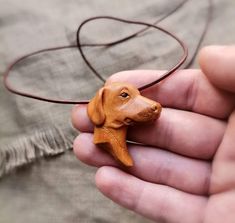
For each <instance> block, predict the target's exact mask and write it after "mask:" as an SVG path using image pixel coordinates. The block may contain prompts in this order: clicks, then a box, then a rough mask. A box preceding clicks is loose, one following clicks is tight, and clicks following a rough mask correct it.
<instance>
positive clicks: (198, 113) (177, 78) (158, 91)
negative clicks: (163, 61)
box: [72, 47, 235, 223]
mask: <svg viewBox="0 0 235 223" xmlns="http://www.w3.org/2000/svg"><path fill="white" fill-rule="evenodd" d="M199 59H200V66H201V69H202V70H182V71H179V72H177V73H175V74H174V75H172V76H171V77H169V78H168V79H166V80H164V81H162V82H161V83H160V84H158V85H156V86H153V87H151V88H148V89H146V90H144V91H143V92H142V94H143V95H144V96H146V97H149V98H151V99H154V100H156V101H158V102H160V103H161V104H162V106H163V107H164V109H163V111H162V114H161V117H160V118H159V120H157V121H156V122H155V123H153V124H151V125H143V126H135V127H131V128H130V129H129V133H128V134H129V135H128V139H130V140H132V141H136V142H140V143H142V144H145V145H148V146H143V145H131V144H130V145H129V146H128V148H129V151H130V153H131V155H132V157H133V160H134V163H135V164H134V166H133V167H131V168H127V169H126V168H123V167H121V166H120V165H119V164H118V163H117V162H116V161H115V160H113V159H112V158H111V156H110V155H109V154H107V153H106V152H104V151H102V150H101V149H99V148H97V147H96V146H95V145H94V144H93V143H92V137H93V135H92V131H93V126H92V124H91V122H90V121H89V119H88V117H87V114H86V106H76V107H75V108H74V109H73V112H72V121H73V125H74V126H75V127H76V128H77V129H79V130H80V131H81V132H82V133H81V134H80V135H79V136H78V137H77V138H76V140H75V142H74V152H75V154H76V156H77V157H78V158H79V159H80V160H82V161H83V162H85V163H87V164H89V165H93V166H97V167H99V169H98V171H97V174H96V185H97V187H98V188H99V189H100V191H101V192H102V193H103V194H104V195H106V196H107V197H109V198H110V199H112V200H113V201H115V202H116V203H118V204H120V205H122V206H124V207H126V208H128V209H131V210H133V211H135V212H137V213H139V214H141V215H144V216H146V217H147V218H149V219H152V220H154V221H157V222H169V223H174V222H180V223H194V222H195V223H196V222H205V223H207V222H208V223H217V222H218V223H221V222H224V223H230V222H234V221H235V111H234V107H235V62H234V61H235V47H207V48H204V49H203V50H202V51H201V53H200V57H199ZM160 75H161V72H160V71H125V72H121V73H118V74H115V75H113V76H112V77H111V78H110V79H109V81H122V82H125V81H126V82H129V83H133V84H135V85H136V86H142V85H143V84H145V83H148V82H150V81H152V80H155V79H157V78H158V77H159V76H160Z"/></svg>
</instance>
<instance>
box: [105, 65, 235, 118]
mask: <svg viewBox="0 0 235 223" xmlns="http://www.w3.org/2000/svg"><path fill="white" fill-rule="evenodd" d="M162 73H163V71H155V70H133V71H123V72H120V73H116V74H114V75H113V76H111V77H110V79H109V80H108V82H119V81H122V82H125V81H126V82H128V83H132V84H134V85H136V86H137V87H140V86H143V85H144V84H147V83H150V82H152V81H154V80H156V79H158V78H159V77H160V76H161V75H162ZM142 95H144V96H146V97H148V98H151V99H153V100H156V101H158V102H160V103H161V104H162V105H163V106H165V107H170V108H177V109H181V110H188V111H193V112H197V113H200V114H204V115H208V116H212V117H215V118H222V119H224V118H227V117H228V116H229V114H230V113H231V112H232V110H233V107H234V95H233V94H231V93H228V92H225V91H223V90H221V89H218V88H216V87H215V86H214V85H213V84H212V83H211V82H209V81H208V79H207V77H206V76H205V75H204V74H203V73H202V72H201V71H200V70H196V69H195V70H192V69H190V70H180V71H178V72H176V73H174V74H173V75H171V76H170V77H168V78H167V79H165V80H163V81H161V82H160V83H159V84H156V85H154V86H152V87H150V88H147V89H145V90H143V91H142Z"/></svg>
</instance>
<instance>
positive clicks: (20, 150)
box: [0, 127, 75, 178]
mask: <svg viewBox="0 0 235 223" xmlns="http://www.w3.org/2000/svg"><path fill="white" fill-rule="evenodd" d="M74 137H75V131H73V130H72V128H71V129H67V130H64V129H63V130H61V129H60V128H58V127H52V128H50V129H46V130H45V129H43V130H37V131H35V132H34V134H33V135H31V136H27V137H25V136H23V137H20V138H19V139H16V140H15V141H14V143H12V144H10V145H5V146H3V147H2V146H1V148H0V178H1V177H2V176H4V175H6V174H8V173H10V172H12V171H13V170H15V169H16V168H17V167H20V166H23V165H27V164H29V163H32V162H34V161H35V160H37V159H39V158H42V157H49V156H54V155H58V154H61V153H63V152H65V151H66V150H68V149H71V148H72V144H73V139H74Z"/></svg>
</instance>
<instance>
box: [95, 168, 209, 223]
mask: <svg viewBox="0 0 235 223" xmlns="http://www.w3.org/2000/svg"><path fill="white" fill-rule="evenodd" d="M96 185H97V187H98V189H99V190H100V191H101V192H102V193H103V194H104V195H105V196H107V197H108V198H110V199H111V200H113V201H114V202H116V203H118V204H119V205H122V206H124V207H125V208H128V209H130V210H132V211H134V212H136V213H139V214H141V215H143V216H145V217H147V218H150V219H152V220H154V221H159V222H171V223H173V222H182V223H186V222H191V223H194V222H195V223H196V222H202V221H203V213H204V209H205V207H206V203H207V200H206V198H204V197H200V196H196V195H191V194H188V193H185V192H181V191H179V190H176V189H173V188H170V187H167V186H164V185H158V184H152V183H147V182H144V181H142V180H140V179H138V178H136V177H134V176H131V175H129V174H127V173H124V172H123V171H121V170H118V169H116V168H114V167H106V166H105V167H102V168H100V169H99V170H98V171H97V173H96Z"/></svg>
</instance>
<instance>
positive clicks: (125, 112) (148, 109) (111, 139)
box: [87, 83, 161, 166]
mask: <svg viewBox="0 0 235 223" xmlns="http://www.w3.org/2000/svg"><path fill="white" fill-rule="evenodd" d="M87 113H88V116H89V118H90V119H91V121H92V123H93V124H94V125H95V129H94V144H96V145H97V146H99V147H101V148H103V149H105V150H106V151H108V152H109V153H110V154H112V155H113V156H114V157H115V159H117V160H118V161H120V162H121V163H122V164H124V165H125V166H133V160H132V158H131V156H130V154H129V152H128V149H127V145H126V135H127V128H128V126H129V125H134V124H137V123H144V122H152V121H155V120H156V119H157V118H158V117H159V116H160V113H161V105H160V104H159V103H157V102H155V101H153V100H150V99H148V98H146V97H143V96H141V95H140V92H139V90H138V89H137V88H136V87H135V86H132V85H130V84H127V83H112V84H108V85H105V86H104V87H103V88H101V89H100V90H99V91H98V92H97V93H96V95H95V97H94V98H92V100H91V101H90V103H89V104H88V109H87Z"/></svg>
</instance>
